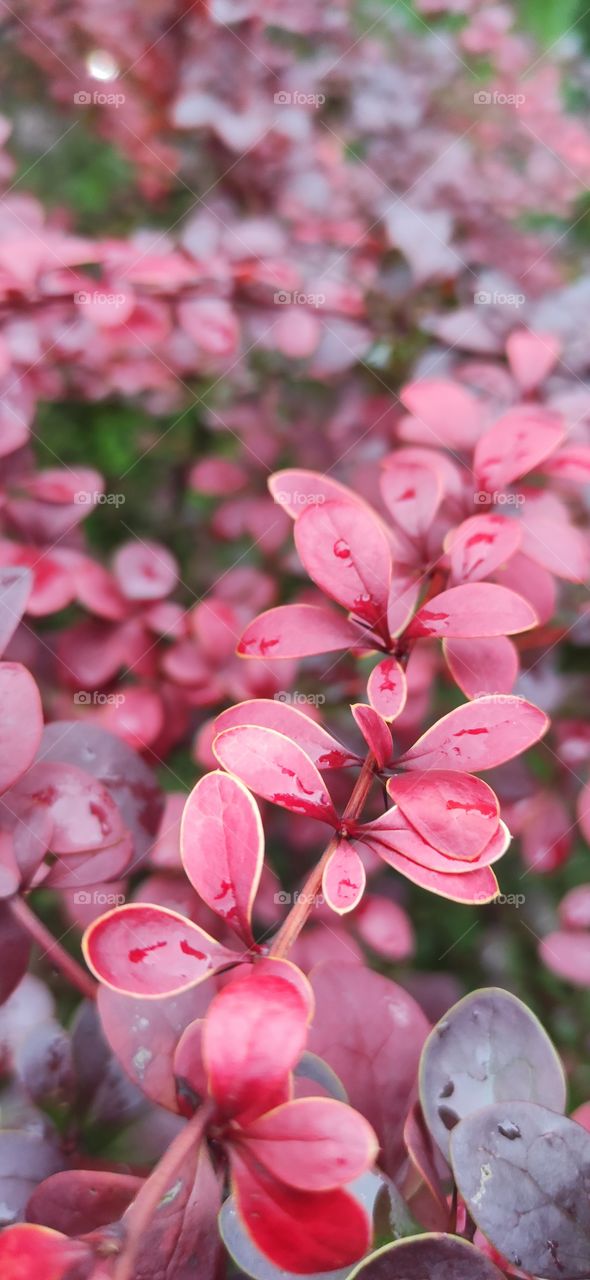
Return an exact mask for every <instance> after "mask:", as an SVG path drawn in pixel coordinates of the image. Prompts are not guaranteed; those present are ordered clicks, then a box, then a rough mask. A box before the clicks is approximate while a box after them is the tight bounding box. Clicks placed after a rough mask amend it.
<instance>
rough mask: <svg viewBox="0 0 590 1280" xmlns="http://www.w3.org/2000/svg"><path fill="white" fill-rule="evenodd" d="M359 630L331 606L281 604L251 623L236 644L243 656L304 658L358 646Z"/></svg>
mask: <svg viewBox="0 0 590 1280" xmlns="http://www.w3.org/2000/svg"><path fill="white" fill-rule="evenodd" d="M362 639H363V636H362V632H361V631H360V629H359V628H358V627H355V626H354V625H353V624H352V623H351V622H347V620H346V618H342V617H340V615H339V614H337V613H335V612H334V611H333V610H331V609H325V608H322V607H321V606H318V605H313V604H284V605H278V606H277V608H275V609H267V610H266V612H265V613H261V614H259V616H258V617H257V618H255V619H254V621H253V622H250V623H249V624H248V626H247V627H246V630H245V631H244V634H243V636H242V638H241V640H240V642H239V644H238V653H239V654H240V655H241V656H242V657H243V658H307V657H310V656H312V655H313V654H316V653H334V652H336V651H337V650H338V649H351V650H354V649H358V648H359V646H360V644H361V643H362Z"/></svg>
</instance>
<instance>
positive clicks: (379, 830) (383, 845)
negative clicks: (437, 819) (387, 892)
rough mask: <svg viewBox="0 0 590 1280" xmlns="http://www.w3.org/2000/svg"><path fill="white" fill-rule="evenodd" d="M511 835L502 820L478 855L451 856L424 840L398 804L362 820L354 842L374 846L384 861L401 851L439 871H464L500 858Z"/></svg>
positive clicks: (413, 860)
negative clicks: (369, 819) (470, 856)
mask: <svg viewBox="0 0 590 1280" xmlns="http://www.w3.org/2000/svg"><path fill="white" fill-rule="evenodd" d="M510 839H511V836H510V832H509V831H508V828H507V826H506V824H505V823H504V822H500V823H499V825H498V827H497V829H496V831H495V832H494V835H493V836H492V837H491V839H490V840H489V842H488V844H486V845H485V847H484V848H483V849H482V850H481V852H480V853H478V854H477V855H476V856H475V857H473V858H470V859H467V858H465V857H462V858H459V857H452V856H451V855H450V854H447V853H441V851H440V849H436V848H435V847H434V845H432V844H430V843H429V841H428V840H425V839H424V836H422V835H420V832H419V831H417V830H416V828H415V827H413V826H412V824H411V822H409V821H408V819H407V818H406V817H405V816H404V814H403V813H402V812H401V810H400V809H399V808H398V807H397V805H396V806H394V808H392V809H388V810H387V812H386V813H382V814H380V816H379V817H378V818H375V819H374V820H373V821H372V822H367V823H363V824H359V826H358V828H357V830H356V831H355V833H354V837H353V843H354V844H355V845H356V846H359V845H360V846H361V847H363V846H364V847H365V848H367V849H370V850H372V852H373V853H376V854H377V856H378V857H380V858H383V859H384V861H385V862H389V861H390V854H392V855H394V856H395V855H397V854H401V856H402V857H403V858H408V859H409V860H410V862H415V863H417V865H418V866H420V867H424V868H425V869H427V870H429V871H435V872H436V873H437V875H463V873H464V872H472V871H476V870H480V869H481V868H483V867H488V866H492V865H493V864H494V863H495V862H499V860H500V858H502V857H503V856H504V854H505V853H506V850H507V849H508V847H509V845H510Z"/></svg>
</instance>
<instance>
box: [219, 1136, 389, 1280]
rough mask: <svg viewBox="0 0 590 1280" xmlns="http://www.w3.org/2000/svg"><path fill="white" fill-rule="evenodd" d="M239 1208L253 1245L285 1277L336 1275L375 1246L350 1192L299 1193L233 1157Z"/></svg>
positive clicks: (364, 1218) (356, 1202) (252, 1163)
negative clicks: (289, 1274) (319, 1273)
mask: <svg viewBox="0 0 590 1280" xmlns="http://www.w3.org/2000/svg"><path fill="white" fill-rule="evenodd" d="M232 1174H233V1190H234V1195H235V1198H236V1206H237V1209H238V1212H239V1214H240V1216H241V1218H242V1219H243V1221H244V1224H245V1226H246V1228H247V1230H248V1232H249V1234H250V1236H251V1237H252V1239H253V1241H254V1243H255V1244H256V1245H257V1246H258V1248H259V1249H260V1250H261V1252H262V1253H264V1254H265V1255H266V1257H267V1258H270V1260H271V1262H273V1263H274V1265H275V1266H277V1267H282V1268H283V1269H284V1270H285V1271H290V1272H291V1271H296V1272H304V1273H305V1272H309V1271H314V1272H315V1271H333V1270H335V1269H337V1268H339V1267H345V1266H349V1265H350V1264H351V1263H353V1262H355V1261H356V1260H357V1259H358V1258H360V1257H362V1255H363V1254H364V1253H366V1251H367V1249H368V1248H369V1245H370V1242H371V1227H370V1223H369V1219H368V1217H367V1214H366V1213H365V1210H364V1209H363V1208H362V1207H361V1205H360V1204H359V1203H358V1201H357V1200H354V1199H353V1197H352V1196H351V1195H349V1194H348V1193H347V1192H346V1191H341V1190H336V1191H319V1192H311V1191H296V1190H294V1189H293V1188H292V1187H286V1186H284V1185H283V1184H282V1183H280V1182H277V1181H276V1179H275V1178H273V1177H272V1176H271V1175H270V1174H267V1173H266V1172H265V1170H264V1169H263V1168H261V1166H260V1165H257V1164H256V1163H255V1162H254V1161H252V1160H246V1159H243V1158H242V1156H238V1154H237V1153H236V1152H235V1151H233V1152H232Z"/></svg>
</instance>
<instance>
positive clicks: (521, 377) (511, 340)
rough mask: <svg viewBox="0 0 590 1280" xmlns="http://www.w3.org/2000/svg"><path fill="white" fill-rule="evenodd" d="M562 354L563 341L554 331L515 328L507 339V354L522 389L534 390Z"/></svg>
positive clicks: (525, 390)
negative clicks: (539, 331) (532, 330)
mask: <svg viewBox="0 0 590 1280" xmlns="http://www.w3.org/2000/svg"><path fill="white" fill-rule="evenodd" d="M560 354H561V342H560V341H559V338H556V337H555V335H554V334H553V333H531V331H530V329H514V330H513V331H512V333H511V334H510V335H509V337H508V338H507V339H506V355H507V356H508V363H509V365H510V368H511V370H512V373H513V375H514V377H515V379H516V381H517V382H518V385H519V387H520V389H521V391H524V392H527V391H534V389H535V387H537V386H538V385H539V383H541V382H543V381H544V379H545V378H546V377H547V375H548V374H549V373H551V371H552V369H553V367H554V365H555V364H556V363H557V360H558V359H559V356H560Z"/></svg>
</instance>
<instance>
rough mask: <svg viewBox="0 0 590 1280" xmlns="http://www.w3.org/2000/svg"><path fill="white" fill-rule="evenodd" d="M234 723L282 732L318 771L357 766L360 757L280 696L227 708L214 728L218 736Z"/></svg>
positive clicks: (252, 700) (258, 699)
mask: <svg viewBox="0 0 590 1280" xmlns="http://www.w3.org/2000/svg"><path fill="white" fill-rule="evenodd" d="M288 696H289V695H285V698H287V697H288ZM236 724H255V725H258V726H259V727H261V728H266V729H276V730H277V732H278V733H284V734H285V736H286V737H288V738H292V739H293V740H294V741H295V742H297V745H298V746H300V747H301V748H302V749H303V751H305V753H306V755H308V756H309V758H310V760H313V763H314V764H315V765H316V767H317V768H318V769H341V768H342V767H343V766H344V765H349V764H357V763H358V761H359V758H360V757H359V756H358V755H356V754H355V753H354V751H349V750H348V748H347V747H343V746H342V743H340V742H338V740H337V739H336V738H333V737H332V735H331V733H328V732H327V730H326V729H323V728H322V726H321V725H320V724H317V722H316V721H315V720H312V719H311V716H309V715H308V714H307V713H306V712H305V711H301V710H300V708H299V707H293V706H291V704H290V703H289V702H287V701H283V700H282V698H281V696H280V695H278V696H277V697H276V698H251V699H250V700H249V701H248V702H239V703H238V704H237V706H235V707H229V708H228V710H227V711H222V712H221V715H219V716H217V719H216V721H215V729H216V732H217V733H223V731H224V730H225V729H231V728H233V726H234V725H236Z"/></svg>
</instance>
